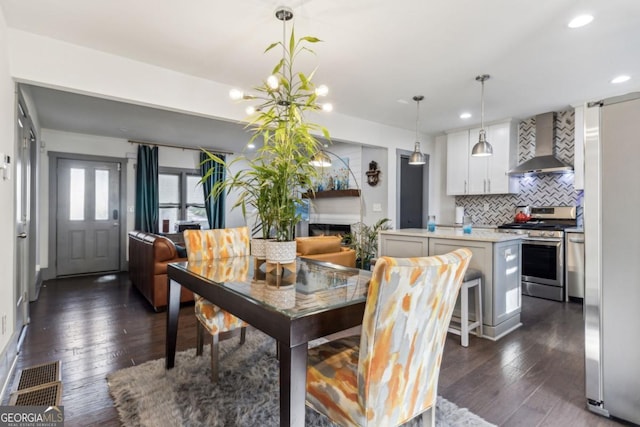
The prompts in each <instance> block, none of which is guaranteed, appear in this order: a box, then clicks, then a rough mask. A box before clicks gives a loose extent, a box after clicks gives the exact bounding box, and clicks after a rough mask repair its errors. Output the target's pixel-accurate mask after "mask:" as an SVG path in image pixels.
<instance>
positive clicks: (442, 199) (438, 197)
mask: <svg viewBox="0 0 640 427" xmlns="http://www.w3.org/2000/svg"><path fill="white" fill-rule="evenodd" d="M430 160H431V162H430V163H431V164H430V165H429V166H430V168H431V179H430V180H429V211H430V212H429V215H435V216H436V222H438V223H441V224H453V223H454V222H455V219H456V198H455V197H454V196H447V136H446V135H439V136H437V137H436V138H435V142H434V155H432V156H431V159H430Z"/></svg>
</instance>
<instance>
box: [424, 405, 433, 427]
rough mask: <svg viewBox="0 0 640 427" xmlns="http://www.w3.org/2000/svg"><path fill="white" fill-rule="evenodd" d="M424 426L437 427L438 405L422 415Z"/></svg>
mask: <svg viewBox="0 0 640 427" xmlns="http://www.w3.org/2000/svg"><path fill="white" fill-rule="evenodd" d="M422 425H423V426H424V427H430V426H435V425H436V405H435V404H434V405H433V406H432V407H431V408H429V409H427V410H426V411H424V412H423V413H422Z"/></svg>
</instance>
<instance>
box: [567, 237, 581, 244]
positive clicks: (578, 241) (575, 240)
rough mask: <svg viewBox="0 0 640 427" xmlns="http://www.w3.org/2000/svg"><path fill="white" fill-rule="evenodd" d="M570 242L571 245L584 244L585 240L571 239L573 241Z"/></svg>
mask: <svg viewBox="0 0 640 427" xmlns="http://www.w3.org/2000/svg"><path fill="white" fill-rule="evenodd" d="M569 241H570V242H571V243H584V239H576V238H571V239H569Z"/></svg>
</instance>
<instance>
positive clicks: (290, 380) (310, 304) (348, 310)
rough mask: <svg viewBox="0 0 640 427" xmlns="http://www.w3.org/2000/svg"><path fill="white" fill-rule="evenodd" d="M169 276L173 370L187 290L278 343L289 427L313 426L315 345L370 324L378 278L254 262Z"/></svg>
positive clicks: (323, 266)
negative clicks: (310, 389)
mask: <svg viewBox="0 0 640 427" xmlns="http://www.w3.org/2000/svg"><path fill="white" fill-rule="evenodd" d="M167 275H168V279H167V281H168V287H169V289H168V306H167V329H166V359H165V367H166V369H171V368H173V367H174V365H175V353H176V341H177V334H178V318H179V312H180V292H181V287H183V286H184V287H185V288H187V289H189V290H191V291H193V292H194V293H196V294H198V295H200V296H202V297H204V298H206V299H207V300H209V301H210V302H212V303H213V304H215V305H217V306H219V307H220V308H222V309H223V310H226V311H228V312H229V313H231V314H233V315H235V316H237V317H239V318H240V319H242V320H244V321H245V322H247V323H248V324H249V325H251V326H252V327H254V328H256V329H258V330H260V331H262V332H264V333H265V334H267V335H269V336H271V337H273V338H274V339H275V340H276V341H277V346H278V347H277V348H278V355H279V356H278V357H279V379H280V385H279V388H280V425H281V426H304V424H305V399H306V377H307V348H308V343H309V342H310V341H312V340H315V339H317V338H321V337H325V336H327V335H330V334H334V333H336V332H340V331H344V330H346V329H349V328H352V327H354V326H358V325H360V324H361V323H362V317H363V314H364V308H365V303H366V297H367V291H368V286H369V280H370V278H371V272H370V271H367V270H360V269H355V268H349V267H343V266H340V265H336V264H331V263H327V262H320V261H315V260H310V259H305V258H297V259H296V260H295V262H294V263H291V264H287V265H280V264H271V263H266V262H265V261H264V260H260V259H257V258H254V257H252V256H240V257H232V258H223V259H214V260H206V261H197V262H177V263H171V264H169V265H168V268H167Z"/></svg>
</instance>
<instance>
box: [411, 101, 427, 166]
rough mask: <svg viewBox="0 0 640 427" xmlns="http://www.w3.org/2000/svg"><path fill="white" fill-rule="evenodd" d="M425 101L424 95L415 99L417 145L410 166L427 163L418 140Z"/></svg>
mask: <svg viewBox="0 0 640 427" xmlns="http://www.w3.org/2000/svg"><path fill="white" fill-rule="evenodd" d="M423 99H424V96H422V95H416V96H414V97H413V100H414V101H416V104H417V110H416V145H415V146H414V148H413V153H411V157H409V164H410V165H424V164H425V163H427V161H426V159H425V156H424V154H422V152H421V151H420V141H419V140H418V124H419V123H420V101H422V100H423Z"/></svg>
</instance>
